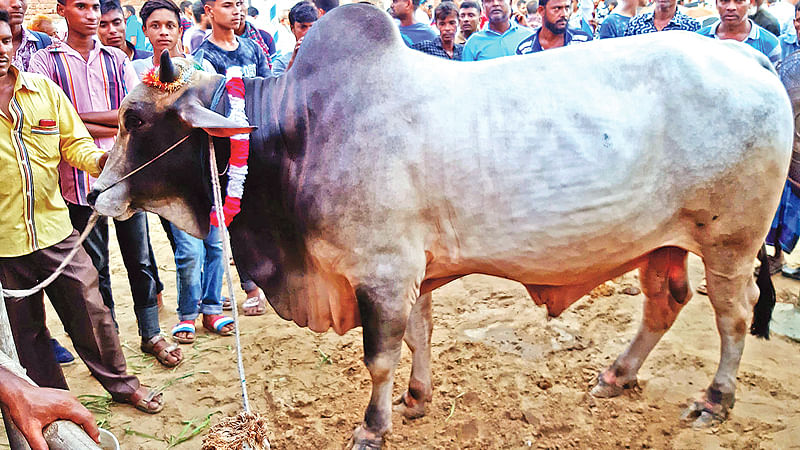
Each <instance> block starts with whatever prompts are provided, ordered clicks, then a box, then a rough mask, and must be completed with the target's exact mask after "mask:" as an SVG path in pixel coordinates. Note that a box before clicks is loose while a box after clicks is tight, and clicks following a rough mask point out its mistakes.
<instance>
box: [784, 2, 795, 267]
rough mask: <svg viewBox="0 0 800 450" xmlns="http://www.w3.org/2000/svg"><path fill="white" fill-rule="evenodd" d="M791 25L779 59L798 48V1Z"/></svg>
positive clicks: (785, 36)
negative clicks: (790, 31) (792, 29)
mask: <svg viewBox="0 0 800 450" xmlns="http://www.w3.org/2000/svg"><path fill="white" fill-rule="evenodd" d="M792 25H793V26H794V30H795V32H794V34H789V33H787V34H782V35H781V37H780V41H781V59H784V58H786V57H787V56H789V55H791V54H792V53H794V52H796V51H798V50H800V42H798V41H797V36H798V35H800V3H798V4H797V6H796V7H795V8H794V21H793V22H792ZM791 278H793V277H791ZM796 279H798V280H800V274H798V275H797V278H796Z"/></svg>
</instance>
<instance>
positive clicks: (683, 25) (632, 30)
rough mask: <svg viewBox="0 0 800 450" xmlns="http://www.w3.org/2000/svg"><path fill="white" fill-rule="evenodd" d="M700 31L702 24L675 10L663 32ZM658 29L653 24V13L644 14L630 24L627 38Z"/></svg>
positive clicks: (626, 32) (626, 31)
mask: <svg viewBox="0 0 800 450" xmlns="http://www.w3.org/2000/svg"><path fill="white" fill-rule="evenodd" d="M699 29H700V22H698V21H697V19H693V18H691V17H689V16H687V15H686V14H683V13H682V12H680V11H678V10H677V9H676V10H675V15H674V16H672V19H670V21H669V23H668V24H667V26H665V27H664V28H663V29H662V30H661V31H669V30H685V31H697V30H699ZM657 31H658V29H657V28H656V25H655V23H654V22H653V12H652V11H651V12H649V13H644V14H642V15H639V16H636V17H634V18H633V19H631V21H630V22H628V28H627V29H626V30H625V36H634V35H636V34H645V33H655V32H657Z"/></svg>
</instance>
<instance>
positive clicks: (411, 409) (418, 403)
mask: <svg viewBox="0 0 800 450" xmlns="http://www.w3.org/2000/svg"><path fill="white" fill-rule="evenodd" d="M393 404H394V407H393V408H392V410H393V411H394V412H397V413H400V414H402V415H403V417H405V418H406V419H419V418H420V417H422V416H424V415H425V402H424V401H422V400H415V399H414V397H412V396H411V394H409V393H408V391H406V392H404V393H403V395H401V396H400V397H398V398H397V399H396V400H395V401H394V402H393Z"/></svg>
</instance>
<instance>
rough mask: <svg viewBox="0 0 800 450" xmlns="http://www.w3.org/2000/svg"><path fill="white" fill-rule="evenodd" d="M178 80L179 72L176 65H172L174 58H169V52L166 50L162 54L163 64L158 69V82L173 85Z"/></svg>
mask: <svg viewBox="0 0 800 450" xmlns="http://www.w3.org/2000/svg"><path fill="white" fill-rule="evenodd" d="M177 78H178V72H177V71H176V70H175V65H174V64H172V58H170V57H169V51H168V50H167V49H164V51H163V52H161V63H160V64H159V68H158V81H160V82H162V83H172V82H173V81H175V80H176V79H177Z"/></svg>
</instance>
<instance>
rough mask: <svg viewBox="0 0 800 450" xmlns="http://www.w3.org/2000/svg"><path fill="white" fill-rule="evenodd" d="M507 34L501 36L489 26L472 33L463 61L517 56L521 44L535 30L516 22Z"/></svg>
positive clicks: (465, 45)
mask: <svg viewBox="0 0 800 450" xmlns="http://www.w3.org/2000/svg"><path fill="white" fill-rule="evenodd" d="M510 24H511V26H510V27H509V28H508V30H506V32H505V33H503V34H499V33H497V32H496V31H494V30H492V29H491V28H489V26H488V25H487V26H486V27H485V28H484V29H483V30H480V31H477V32H475V33H472V36H470V37H469V39H467V43H466V44H464V52H463V53H462V54H461V60H462V61H481V60H484V59H494V58H501V57H503V56H511V55H516V54H517V47H518V46H519V44H520V42H522V41H523V40H525V39H527V38H529V37H530V36H531V35H532V34H533V30H531V29H530V28H527V27H521V26H519V25H517V23H516V22H513V21H512V22H510Z"/></svg>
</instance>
